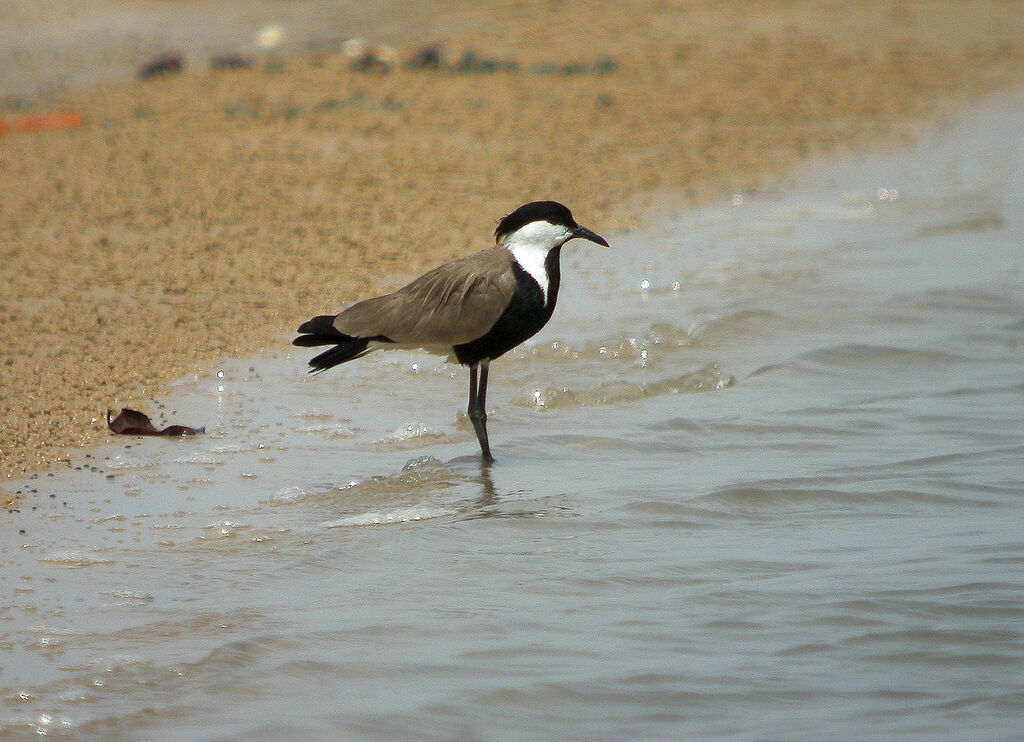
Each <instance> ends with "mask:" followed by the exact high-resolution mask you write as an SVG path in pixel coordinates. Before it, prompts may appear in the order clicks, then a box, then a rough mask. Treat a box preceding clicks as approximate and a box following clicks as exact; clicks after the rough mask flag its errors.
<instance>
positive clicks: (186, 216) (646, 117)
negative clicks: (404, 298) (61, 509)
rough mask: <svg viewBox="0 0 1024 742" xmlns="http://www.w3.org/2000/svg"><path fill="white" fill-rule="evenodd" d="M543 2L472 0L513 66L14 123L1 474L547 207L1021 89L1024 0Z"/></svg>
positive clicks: (796, 154)
mask: <svg viewBox="0 0 1024 742" xmlns="http://www.w3.org/2000/svg"><path fill="white" fill-rule="evenodd" d="M547 7H548V6H543V7H542V6H539V5H538V6H534V5H533V4H529V3H519V4H516V3H512V4H511V6H509V8H504V6H503V8H504V10H503V11H494V12H493V15H492V16H491V17H488V19H487V20H488V25H487V26H486V30H484V31H483V32H481V28H482V26H481V25H480V24H481V22H482V21H480V19H479V13H480V12H482V11H475V10H474V9H473V8H472V7H470V6H469V5H467V6H466V7H465V8H462V7H461V6H460V8H459V9H457V10H455V11H453V12H454V14H455V15H456V16H458V19H459V23H461V28H462V29H463V31H462V32H461V33H462V35H461V36H460V33H459V32H458V31H456V32H452V33H449V35H448V36H447V39H446V43H445V50H446V53H447V54H448V57H449V60H450V62H452V63H454V62H455V61H457V60H458V59H459V55H460V54H461V52H462V51H463V50H466V49H469V48H470V47H471V46H472V47H473V48H476V49H477V50H479V53H481V54H488V55H493V56H494V57H495V58H498V59H506V60H514V61H515V62H516V64H517V65H518V68H517V71H514V72H513V71H509V70H498V71H492V72H483V71H474V72H472V73H469V74H457V73H456V72H455V71H452V70H422V71H409V70H405V69H403V68H401V66H400V65H399V66H398V67H396V68H395V69H394V70H392V71H391V72H390V73H388V74H376V73H368V72H355V71H352V70H351V69H350V68H349V63H348V60H347V59H345V58H344V56H343V55H342V54H341V53H340V52H334V51H327V52H317V53H315V54H307V55H301V56H291V57H286V58H282V59H281V60H280V61H279V62H278V63H277V64H279V67H273V68H272V67H271V66H270V65H269V64H268V63H267V61H266V60H264V61H261V62H258V63H257V64H255V65H254V66H253V68H251V69H247V70H231V71H224V72H212V71H194V72H186V73H185V74H182V75H179V76H174V77H168V78H165V79H159V80H150V81H144V82H132V83H108V84H102V85H96V86H94V87H90V88H88V89H84V90H81V91H78V92H76V93H74V94H70V95H67V96H64V97H63V98H62V99H61V101H60V105H61V107H63V108H68V109H70V110H73V111H76V112H81V114H82V115H83V116H84V123H83V125H82V126H81V127H79V128H72V129H67V130H59V131H45V132H33V133H18V134H11V135H6V136H4V137H3V138H2V139H0V185H2V186H3V188H4V193H5V194H9V195H7V196H5V199H4V201H5V205H3V206H0V218H2V219H3V224H4V231H5V234H6V235H7V236H8V239H7V240H6V241H5V244H3V245H2V246H0V253H2V256H3V261H0V266H2V267H0V272H2V276H0V279H2V280H3V282H4V285H6V286H8V287H10V288H8V289H6V290H5V292H4V293H3V294H0V296H2V300H0V328H2V330H0V333H2V338H3V340H4V343H3V347H2V348H0V366H3V367H4V369H5V382H4V386H5V398H6V401H7V405H6V407H7V409H6V411H5V418H6V419H5V425H4V426H3V428H2V432H0V452H2V462H3V477H4V480H5V481H7V482H11V481H12V480H14V479H21V478H23V477H24V476H26V475H28V474H30V473H33V472H39V471H45V470H46V469H47V468H50V467H52V466H53V465H54V464H55V463H56V461H57V460H58V459H60V458H64V457H66V455H67V451H69V450H71V449H73V448H78V447H83V446H91V445H94V444H96V443H99V442H103V441H106V440H109V433H108V432H107V430H106V425H105V418H104V414H105V411H106V409H107V408H108V407H109V408H112V409H115V410H116V409H117V408H118V407H121V406H135V407H141V408H142V409H143V410H144V411H148V410H149V403H147V402H145V400H146V399H147V398H149V397H152V396H153V395H157V394H163V393H164V392H165V391H166V390H167V388H168V386H169V384H170V383H171V382H172V381H173V380H175V379H177V378H181V377H183V376H186V375H188V374H191V373H196V372H197V371H198V370H202V369H208V368H212V364H213V363H214V362H216V360H217V359H218V358H223V357H242V356H245V355H247V354H251V353H255V352H257V351H259V350H260V349H261V348H277V347H281V348H284V343H285V342H286V338H287V336H288V333H289V332H290V331H291V330H293V329H294V326H295V325H297V324H298V322H300V321H301V320H302V319H304V318H305V317H306V316H311V315H312V314H317V313H323V312H327V311H334V310H336V309H340V308H341V307H342V306H343V305H344V304H345V303H347V302H349V301H352V300H355V299H358V298H362V297H363V296H365V295H368V294H371V293H373V292H376V291H378V290H380V289H382V288H388V287H391V286H394V285H396V284H397V283H400V282H401V280H402V279H404V278H406V277H408V276H410V275H413V274H416V273H418V272H419V271H421V270H423V269H425V268H428V267H430V266H432V265H435V264H437V263H439V262H442V261H443V260H447V259H449V258H451V257H455V256H458V255H462V254H467V253H469V252H473V251H475V250H478V249H480V248H482V247H483V246H485V245H486V244H488V242H489V238H490V232H491V229H492V228H493V224H494V221H495V220H496V219H498V218H499V217H500V216H501V215H503V214H504V213H507V212H508V211H510V210H511V209H513V208H515V207H516V206H518V205H519V204H520V203H523V202H525V201H528V200H532V199H533V198H556V199H558V200H561V201H563V202H565V203H566V204H567V205H568V206H569V207H570V208H571V209H572V210H573V212H574V214H575V215H576V217H577V219H578V220H579V221H580V222H581V223H585V224H588V225H591V226H593V227H594V228H595V229H597V230H598V231H600V232H602V233H604V232H613V231H619V230H622V229H628V228H630V227H631V226H632V225H634V224H636V223H637V222H638V221H640V220H643V219H644V218H645V216H646V215H648V214H649V213H650V209H651V207H652V206H653V205H654V203H655V200H656V199H657V200H659V201H660V200H661V199H660V194H672V196H673V198H676V199H678V200H679V201H680V202H686V203H691V204H695V203H701V202H706V201H708V200H710V199H712V198H714V197H715V196H717V195H720V194H723V193H728V192H730V191H736V190H745V189H747V188H752V187H756V186H757V185H758V184H760V183H763V182H765V181H766V180H767V179H770V178H775V177H779V176H782V175H784V174H785V173H786V172H788V171H790V170H791V169H792V168H793V167H795V166H797V165H800V164H801V163H803V162H806V161H807V160H808V159H809V158H811V157H816V156H822V155H825V156H830V155H833V154H835V153H856V152H862V151H877V150H878V149H879V148H886V147H892V146H898V145H899V144H901V143H904V142H906V141H908V140H909V139H910V138H912V136H913V134H914V132H915V131H916V130H918V128H919V127H921V126H922V125H927V124H928V123H930V122H934V121H936V120H938V119H940V118H941V117H942V116H943V115H945V114H946V113H948V112H949V111H951V110H957V109H959V108H960V107H962V106H963V105H964V104H965V103H967V102H969V101H971V100H977V99H980V98H983V97H985V96H988V95H991V94H994V93H998V92H999V91H1003V90H1009V89H1012V88H1014V87H1017V86H1020V85H1021V84H1022V83H1024V64H1022V62H1024V22H1022V21H1021V17H1022V16H1024V13H1021V12H1020V11H1021V10H1022V9H1024V4H1022V3H994V2H993V3H981V4H978V5H972V6H971V7H970V8H969V9H967V10H966V11H964V12H965V13H966V14H967V15H966V16H957V15H956V14H955V13H950V12H949V11H948V10H945V6H944V5H943V4H942V3H938V2H911V3H903V4H900V5H899V6H892V8H897V7H898V8H899V9H900V10H898V11H897V10H895V9H890V6H888V5H884V6H881V5H880V6H877V7H875V6H872V8H871V9H870V10H869V11H868V12H861V15H860V16H859V17H860V18H861V20H862V22H861V23H860V24H859V25H857V26H856V27H853V29H852V30H851V25H850V24H851V20H850V19H851V15H852V14H853V13H854V10H855V8H857V7H859V6H855V5H854V4H852V3H842V4H837V5H835V6H832V7H830V8H818V7H817V6H815V5H812V4H810V3H796V4H793V3H786V4H782V3H779V4H778V5H777V6H775V5H771V6H768V7H763V8H759V9H757V10H749V11H746V12H744V10H743V8H744V7H745V6H742V5H736V6H721V5H712V4H708V5H694V6H693V7H692V8H689V9H688V10H687V11H685V12H682V11H680V12H678V13H676V15H675V16H673V17H672V19H671V20H673V21H675V22H674V23H673V24H671V27H669V28H666V25H665V24H664V20H665V14H666V13H667V11H664V10H661V9H660V6H657V5H655V4H646V3H636V4H633V5H631V6H630V10H631V11H634V12H633V13H626V12H624V11H623V10H622V9H621V8H620V9H616V10H615V11H612V10H601V8H600V7H595V8H588V7H582V8H581V7H580V6H574V7H571V8H562V9H560V10H557V11H549V10H545V9H547ZM513 8H514V10H515V12H512V9H513ZM547 12H554V13H555V14H556V15H557V16H558V18H557V19H556V20H557V21H558V23H557V24H555V28H547V27H543V26H542V25H538V20H539V18H540V17H541V16H542V15H544V14H545V13H547ZM459 13H461V14H462V15H461V16H459V15H458V14H459ZM474 14H476V15H474ZM622 16H630V18H631V19H632V20H634V21H635V20H636V19H638V18H639V19H643V20H644V21H645V22H644V23H639V24H632V25H630V26H626V25H625V20H623V18H622ZM524 18H525V20H526V21H527V22H526V23H524ZM474 19H476V20H475V21H474ZM627 20H628V19H627ZM872 20H875V21H878V22H881V21H886V22H887V23H885V24H883V26H882V27H879V26H878V23H875V24H872V22H871V21H872ZM584 21H585V22H586V27H587V28H588V32H587V35H586V37H585V38H570V39H565V40H561V39H559V40H558V43H552V42H553V41H554V38H553V37H554V36H555V35H557V33H558V31H557V28H567V27H572V28H575V27H580V24H581V23H584ZM455 25H456V26H457V25H458V24H455ZM538 28H542V29H543V30H538ZM651 28H656V29H657V33H656V34H655V35H654V36H653V37H652V36H651V35H650V31H651ZM630 29H632V31H630ZM722 29H726V30H728V31H729V34H728V36H726V37H720V36H716V34H717V33H719V32H721V31H722ZM858 29H859V30H858ZM470 41H472V44H470ZM396 49H397V51H398V54H399V56H400V58H401V59H403V60H405V59H408V58H409V57H411V56H412V55H413V54H414V53H415V52H416V50H417V47H416V46H415V45H413V44H406V45H399V46H397V47H396ZM601 60H612V61H613V62H614V67H613V68H612V69H608V68H607V65H606V66H605V67H604V68H599V67H598V63H599V62H600V61H601ZM541 65H554V71H552V70H551V69H549V68H548V67H542V66H541ZM569 66H575V71H569V70H568V67H569ZM38 104H39V105H44V104H48V105H53V104H52V102H50V101H39V102H38ZM4 115H5V116H6V115H7V112H4ZM43 205H45V207H44V206H43ZM183 349H184V350H183ZM4 480H0V491H4V490H5V486H4V484H3V481H4ZM0 497H2V496H0Z"/></svg>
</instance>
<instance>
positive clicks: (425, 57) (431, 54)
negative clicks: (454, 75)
mask: <svg viewBox="0 0 1024 742" xmlns="http://www.w3.org/2000/svg"><path fill="white" fill-rule="evenodd" d="M442 64H444V55H443V54H442V52H441V47H439V46H436V45H435V46H425V47H423V48H422V49H420V50H419V51H418V52H416V54H415V56H414V57H413V58H412V59H410V60H409V61H408V63H407V64H406V67H407V68H408V69H410V70H436V69H437V68H438V67H440V66H441V65H442Z"/></svg>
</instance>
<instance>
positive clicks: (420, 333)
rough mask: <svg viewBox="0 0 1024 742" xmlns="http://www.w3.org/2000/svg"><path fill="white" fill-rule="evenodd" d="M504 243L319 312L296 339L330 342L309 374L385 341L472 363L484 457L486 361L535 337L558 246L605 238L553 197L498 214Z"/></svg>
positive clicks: (551, 290)
mask: <svg viewBox="0 0 1024 742" xmlns="http://www.w3.org/2000/svg"><path fill="white" fill-rule="evenodd" d="M494 236H495V238H496V240H497V244H496V245H495V246H494V247H491V248H488V249H486V250H483V251H481V252H478V253H476V254H475V255H470V256H468V257H465V258H459V259H457V260H453V261H451V262H450V263H445V264H444V265H441V266H438V267H437V268H434V269H433V270H432V271H429V272H427V273H425V274H423V275H422V276H420V277H419V278H417V279H416V280H415V281H413V282H412V283H410V284H408V285H407V286H404V287H402V288H400V289H398V291H395V292H392V293H390V294H385V295H384V296H378V297H375V298H373V299H366V300H365V301H361V302H359V303H358V304H353V305H352V306H350V307H349V308H348V309H346V310H344V311H343V312H342V313H341V314H328V315H322V316H320V317H314V318H313V319H311V320H309V322H305V323H303V324H302V325H301V326H300V327H299V332H300V333H301V334H300V335H299V336H298V337H297V338H295V339H294V340H293V341H292V344H293V345H298V346H301V347H315V346H320V345H333V346H334V347H333V348H331V349H330V350H327V351H324V352H323V353H321V354H320V355H318V356H316V357H315V358H313V359H312V360H311V361H310V362H309V365H310V366H311V367H312V368H311V369H310V372H311V373H315V372H318V371H324V370H326V369H329V368H331V367H332V366H337V365H338V364H339V363H345V362H346V361H351V360H352V359H354V358H359V357H360V356H364V355H366V354H367V353H369V352H370V351H374V350H380V349H383V348H422V349H424V350H428V351H432V352H435V353H441V354H447V355H451V356H454V357H455V359H456V360H457V361H458V362H459V363H461V364H463V365H464V366H469V409H468V414H469V419H470V420H471V421H472V422H473V429H474V430H475V431H476V437H477V439H478V440H479V441H480V451H481V452H482V453H483V457H484V460H485V461H487V462H492V461H494V458H493V457H492V456H491V448H490V445H489V444H488V442H487V413H486V412H485V410H484V402H485V400H486V397H487V369H488V367H489V364H490V362H491V361H492V360H494V359H495V358H498V357H499V356H501V355H503V354H504V353H507V352H508V351H509V350H511V349H512V348H514V347H516V346H517V345H519V344H520V343H521V342H523V341H524V340H526V339H527V338H529V337H532V336H533V335H534V334H535V333H536V332H537V331H538V330H540V328H542V327H543V326H544V325H545V324H547V321H548V320H549V319H550V318H551V313H552V312H553V311H554V309H555V301H556V300H557V299H558V284H559V281H560V273H559V263H558V260H559V253H560V252H561V249H562V245H564V244H565V243H566V242H568V241H569V240H571V239H573V238H574V237H582V238H583V239H585V240H590V241H591V242H596V243H597V244H599V245H603V246H604V247H608V243H607V242H606V241H605V239H604V238H603V237H601V236H600V235H598V234H596V233H594V232H591V231H590V230H589V229H587V228H586V227H581V226H580V225H579V224H577V223H576V221H575V220H574V219H573V218H572V213H571V212H570V211H569V209H567V208H566V207H565V206H563V205H562V204H560V203H557V202H555V201H535V202H533V203H528V204H526V205H525V206H520V207H519V208H518V209H516V210H515V211H513V212H512V213H511V214H509V215H508V216H506V217H505V218H504V219H502V220H501V221H500V222H499V223H498V228H497V229H495V230H494Z"/></svg>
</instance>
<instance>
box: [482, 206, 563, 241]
mask: <svg viewBox="0 0 1024 742" xmlns="http://www.w3.org/2000/svg"><path fill="white" fill-rule="evenodd" d="M539 221H545V222H551V223H552V224H562V225H565V226H566V227H569V228H570V229H575V228H576V227H577V226H579V225H577V224H576V220H575V219H573V218H572V212H571V211H569V209H568V208H567V207H565V206H563V205H562V204H560V203H558V202H557V201H531V202H530V203H528V204H524V205H523V206H520V207H519V208H518V209H516V210H515V211H513V212H512V213H511V214H509V215H508V216H506V217H505V218H504V219H502V220H501V221H500V222H498V228H497V229H495V230H494V236H495V237H496V238H497V239H498V240H501V237H502V235H506V234H512V233H513V232H515V231H516V230H517V229H519V228H520V227H523V226H526V225H527V224H529V223H530V222H539Z"/></svg>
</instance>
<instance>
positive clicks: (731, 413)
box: [0, 96, 1024, 740]
mask: <svg viewBox="0 0 1024 742" xmlns="http://www.w3.org/2000/svg"><path fill="white" fill-rule="evenodd" d="M1022 112H1024V106H1022V105H1021V98H1020V97H1019V96H1018V97H1016V98H1014V99H1011V100H1008V101H1003V102H999V103H993V104H988V105H986V106H984V107H983V108H981V109H980V110H979V111H975V112H972V113H971V114H970V115H968V116H965V117H963V118H960V119H957V120H951V121H950V122H948V123H947V124H946V125H944V126H943V127H941V128H940V130H939V131H937V132H935V133H934V134H932V135H929V136H926V137H925V138H924V139H923V141H922V142H921V144H919V145H918V146H915V147H914V148H913V149H911V150H909V151H907V152H902V153H896V154H891V153H890V154H887V155H884V156H875V157H870V158H863V159H860V160H857V161H849V160H847V161H842V162H833V163H824V164H819V165H817V166H815V167H813V168H809V169H807V170H805V171H803V172H801V173H800V174H799V175H798V176H796V177H793V178H792V179H791V180H790V181H789V182H787V183H785V184H780V185H779V186H778V187H775V188H770V189H764V190H761V191H758V192H753V193H743V194H736V195H735V196H733V197H732V198H730V199H726V200H724V201H723V202H722V203H720V204H717V205H714V206H712V207H709V208H706V209H700V210H690V209H675V210H673V209H671V208H667V209H666V212H665V213H664V214H663V215H662V216H661V217H659V218H657V219H654V220H653V222H652V225H651V226H648V227H646V228H645V229H643V230H641V231H637V232H635V233H631V234H626V235H614V236H612V235H608V236H609V238H610V239H611V241H612V243H613V249H612V250H608V251H603V250H600V249H599V248H596V247H595V246H593V245H590V244H588V243H583V242H575V243H570V245H569V246H568V247H567V248H566V249H565V250H564V251H563V253H564V260H563V263H564V264H563V280H564V288H563V294H562V296H561V297H560V305H559V308H558V310H557V311H556V316H555V319H554V320H553V321H552V322H551V324H550V325H549V326H548V327H547V328H546V329H545V330H544V331H543V332H542V333H541V334H540V335H539V336H537V337H536V338H535V339H534V340H533V341H531V343H529V344H527V345H526V346H524V347H522V348H521V349H519V350H518V351H516V352H515V353H513V354H510V355H509V356H507V357H505V358H503V359H501V360H499V361H497V362H495V364H494V365H493V366H492V375H491V386H490V389H489V395H488V403H489V414H490V425H489V430H490V434H491V442H492V446H493V449H494V454H495V456H496V457H497V459H498V462H497V464H496V465H495V466H493V467H491V468H484V467H482V466H481V465H480V463H479V460H478V455H477V445H476V441H475V438H474V436H473V433H472V429H471V427H470V426H469V425H468V422H467V421H466V420H465V418H464V416H462V415H459V416H458V417H457V412H458V411H460V410H463V409H464V407H465V404H466V393H467V389H468V382H467V379H466V373H465V371H464V370H463V369H460V368H458V367H455V366H449V365H445V364H444V363H442V362H440V361H438V360H437V359H434V358H432V357H430V356H424V355H418V354H414V353H393V354H377V355H375V356H370V357H368V358H366V359H363V360H362V361H360V362H357V363H354V364H349V365H347V366H345V367H342V368H339V369H336V370H335V371H333V372H330V373H328V374H325V375H322V376H319V377H315V378H311V377H308V376H306V375H305V373H304V368H303V367H304V361H305V358H306V356H305V355H296V356H290V355H289V354H288V353H287V351H285V350H280V351H278V352H276V353H275V352H272V351H268V352H266V353H264V354H261V355H260V356H258V357H255V358H252V359H248V360H245V361H230V362H225V364H224V365H223V367H222V374H221V375H219V376H211V377H200V378H192V379H185V380H183V381H181V382H180V383H179V384H178V385H177V388H176V389H175V391H174V394H173V396H172V398H170V399H166V400H161V402H160V404H161V405H162V406H161V407H157V406H155V405H154V407H153V408H152V409H151V411H155V412H156V413H158V415H157V416H159V415H163V416H165V417H166V419H167V421H168V422H178V423H183V424H187V425H206V426H207V429H208V430H209V431H210V433H209V434H208V435H207V436H205V437H203V438H200V439H196V440H161V439H144V440H139V439H131V438H119V439H117V440H115V441H114V442H112V443H111V445H110V446H108V447H105V448H101V449H97V450H94V451H92V452H90V453H88V454H84V453H83V454H81V455H79V456H76V457H75V458H74V459H73V460H72V461H71V462H70V465H69V466H68V467H67V469H65V470H57V471H55V472H53V473H52V474H51V475H48V474H44V475H41V476H38V477H35V478H33V479H30V480H26V481H25V482H23V483H22V485H21V488H22V489H23V490H24V491H26V492H28V493H29V494H28V496H27V497H26V498H25V504H24V506H23V507H22V508H21V510H20V512H16V513H12V514H10V515H5V516H4V517H5V519H6V520H7V523H6V524H5V527H4V528H3V529H2V531H0V533H2V534H3V535H2V536H0V538H2V539H3V544H4V546H3V551H2V556H0V571H2V573H3V574H4V583H5V585H7V586H9V589H8V592H7V595H8V598H7V600H6V601H5V602H4V604H3V606H2V607H0V699H2V704H0V737H12V738H13V737H21V736H27V735H28V734H34V733H39V734H46V735H50V736H57V737H68V738H72V737H73V738H76V739H114V738H125V739H146V740H180V739H203V740H218V739H242V738H248V739H264V740H291V739H323V738H330V739H352V740H393V739H487V740H499V739H509V740H512V739H515V740H520V739H581V740H582V739H682V738H721V739H806V740H818V739H822V738H824V737H826V736H827V737H830V738H841V739H861V740H867V739H879V740H884V739H892V738H895V737H897V736H899V737H900V738H902V739H905V740H906V739H910V740H939V739H950V740H953V739H956V740H961V739H1016V738H1019V720H1020V718H1021V715H1022V712H1024V681H1022V678H1024V599H1022V595H1024V592H1022V591H1024V576H1022V567H1024V525H1022V524H1024V503H1022V491H1024V476H1022V466H1021V460H1022V458H1024V456H1022V455H1024V374H1022V373H1021V372H1022V368H1024V365H1022V361H1024V351H1022V346H1021V343H1022V341H1024V299H1022V297H1024V275H1022V269H1024V257H1022V249H1021V246H1022V244H1024V219H1022V216H1021V215H1022V211H1021V203H1024V154H1022V153H1024V114H1022ZM577 210H578V211H581V213H582V211H585V209H581V208H579V207H578V208H577ZM590 226H592V227H594V228H595V229H598V230H599V231H600V225H599V224H592V225H590ZM325 309H326V308H325ZM299 319H302V318H296V320H299ZM221 377H222V378H221ZM19 530H23V531H24V533H21V534H19Z"/></svg>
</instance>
